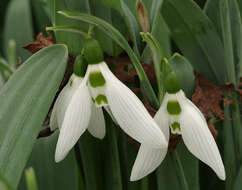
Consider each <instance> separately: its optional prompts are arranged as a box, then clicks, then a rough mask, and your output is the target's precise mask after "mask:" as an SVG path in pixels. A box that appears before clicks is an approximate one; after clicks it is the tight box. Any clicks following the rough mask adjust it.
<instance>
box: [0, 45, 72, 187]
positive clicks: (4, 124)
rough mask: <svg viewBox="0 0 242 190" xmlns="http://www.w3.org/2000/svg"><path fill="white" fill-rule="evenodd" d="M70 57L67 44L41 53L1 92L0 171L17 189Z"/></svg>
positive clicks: (55, 46)
mask: <svg viewBox="0 0 242 190" xmlns="http://www.w3.org/2000/svg"><path fill="white" fill-rule="evenodd" d="M67 55H68V52H67V48H66V46H64V45H54V46H50V47H47V48H45V49H43V50H40V51H39V52H37V53H36V54H34V55H33V56H31V57H30V58H29V59H28V60H27V61H26V62H24V63H23V65H22V66H21V67H20V68H19V69H18V70H17V71H16V72H15V73H14V74H13V75H12V77H11V78H10V80H9V81H8V82H7V83H6V84H5V85H4V87H3V88H2V89H1V91H0V105H1V107H0V116H1V117H0V155H1V156H0V171H2V173H3V175H5V176H6V178H7V180H8V181H9V182H10V183H12V184H13V186H14V187H16V186H17V185H18V182H19V179H20V176H21V173H22V171H23V169H24V166H25V164H26V162H27V159H28V157H29V155H30V153H31V150H32V148H33V144H34V142H35V139H36V137H37V135H38V132H39V131H40V129H41V124H42V122H43V121H44V119H45V117H46V115H47V113H48V110H49V107H50V105H51V103H52V101H53V99H54V97H55V94H56V92H57V90H58V86H59V84H60V82H61V80H62V77H63V75H64V71H65V67H66V63H67Z"/></svg>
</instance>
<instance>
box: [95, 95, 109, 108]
mask: <svg viewBox="0 0 242 190" xmlns="http://www.w3.org/2000/svg"><path fill="white" fill-rule="evenodd" d="M95 101H96V102H97V104H98V105H101V104H102V102H103V103H104V104H108V100H107V97H106V96H105V95H103V94H99V95H98V96H97V97H96V98H95Z"/></svg>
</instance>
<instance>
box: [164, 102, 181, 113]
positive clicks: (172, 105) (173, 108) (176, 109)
mask: <svg viewBox="0 0 242 190" xmlns="http://www.w3.org/2000/svg"><path fill="white" fill-rule="evenodd" d="M166 109H167V111H168V113H169V114H170V115H179V114H180V113H181V106H180V104H179V102H178V101H176V100H169V101H168V103H167V107H166Z"/></svg>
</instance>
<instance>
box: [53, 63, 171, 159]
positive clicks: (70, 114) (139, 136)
mask: <svg viewBox="0 0 242 190" xmlns="http://www.w3.org/2000/svg"><path fill="white" fill-rule="evenodd" d="M74 83H75V82H74ZM79 83H80V84H79ZM78 84H79V85H78ZM65 88H70V87H65ZM63 91H64V92H63V93H62V94H67V95H65V96H66V97H65V98H62V96H64V95H62V94H60V97H59V98H58V100H57V103H56V104H57V105H56V107H54V109H53V114H54V115H56V118H57V119H56V120H55V121H54V119H53V121H52V123H53V126H55V125H54V123H55V122H57V124H58V125H61V128H60V135H59V138H58V142H57V146H56V154H55V160H56V162H59V161H61V160H62V159H64V157H65V156H66V155H67V154H68V152H69V151H70V150H71V148H72V147H73V146H74V145H75V143H76V142H77V141H78V139H79V137H80V136H81V135H82V134H83V133H84V131H85V130H86V129H87V128H88V130H89V132H91V134H93V135H94V136H96V137H99V138H103V137H104V134H105V124H104V119H103V113H102V108H101V107H104V108H106V110H107V111H108V112H109V114H111V116H112V117H113V118H115V120H116V122H117V123H118V124H119V126H120V127H121V128H122V129H123V130H124V131H125V132H126V133H127V134H128V135H130V136H131V137H132V138H134V139H136V140H137V141H138V142H140V143H143V144H147V145H149V146H152V147H167V141H166V140H165V137H164V135H163V133H162V131H161V130H160V129H159V127H158V125H157V124H156V123H155V121H154V120H153V118H152V117H151V116H150V115H149V113H148V112H147V110H146V109H145V107H144V106H143V104H142V102H141V101H140V100H139V99H138V98H137V97H136V96H135V94H134V93H133V92H132V91H131V90H130V89H129V88H127V87H126V86H125V85H124V84H123V83H121V82H120V81H119V80H118V79H117V78H116V77H115V76H114V75H113V73H112V72H111V71H110V70H109V68H108V66H107V65H106V63H105V62H101V63H98V64H89V65H88V68H87V72H86V74H85V77H84V78H83V80H82V81H81V82H80V81H79V82H77V86H75V87H73V90H67V89H64V90H63ZM65 91H69V92H68V93H67V92H65ZM60 102H62V103H60ZM63 102H64V103H63ZM66 102H69V103H66ZM94 102H95V106H94ZM67 104H68V105H67ZM58 105H62V106H58ZM61 111H63V112H64V114H63V113H61ZM58 115H60V116H58ZM59 117H60V118H59ZM62 120H63V121H62ZM53 128H54V127H53Z"/></svg>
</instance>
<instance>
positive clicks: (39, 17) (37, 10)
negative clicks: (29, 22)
mask: <svg viewBox="0 0 242 190" xmlns="http://www.w3.org/2000/svg"><path fill="white" fill-rule="evenodd" d="M31 6H32V11H33V20H34V23H35V30H36V31H38V32H45V26H46V25H48V26H50V25H51V21H50V17H49V15H48V12H47V11H46V10H47V9H48V8H47V2H46V0H31Z"/></svg>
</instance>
